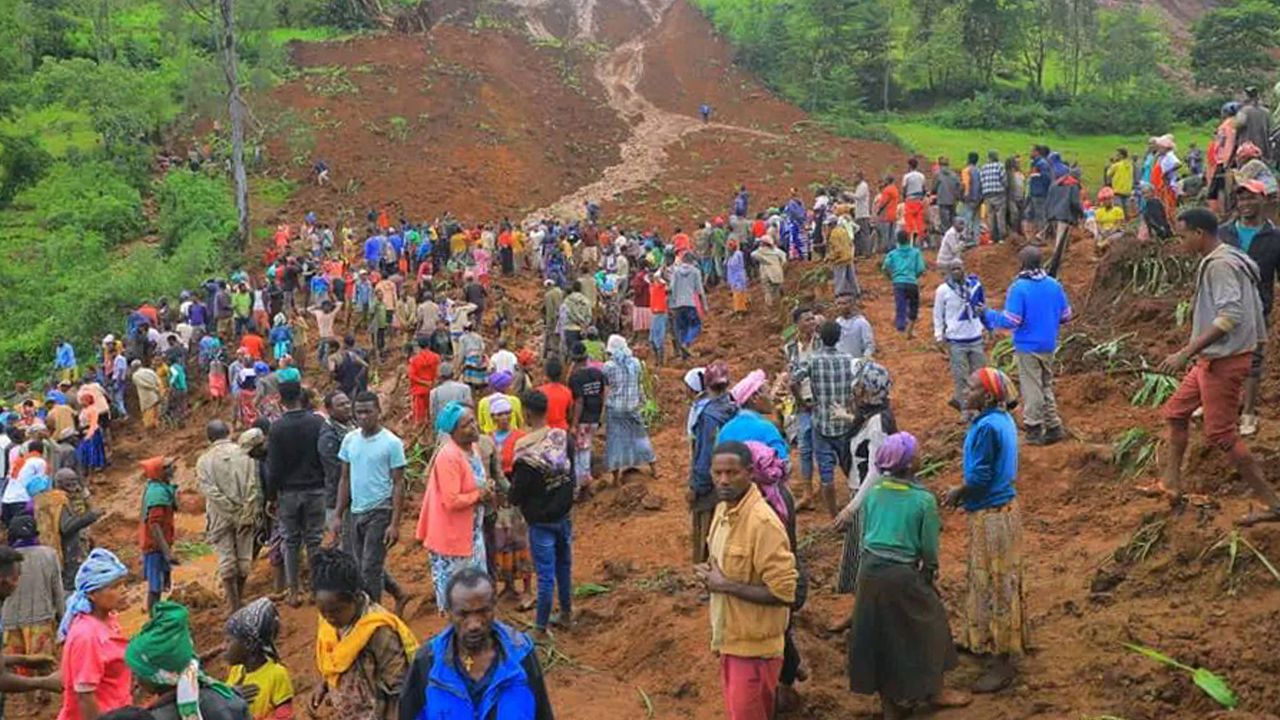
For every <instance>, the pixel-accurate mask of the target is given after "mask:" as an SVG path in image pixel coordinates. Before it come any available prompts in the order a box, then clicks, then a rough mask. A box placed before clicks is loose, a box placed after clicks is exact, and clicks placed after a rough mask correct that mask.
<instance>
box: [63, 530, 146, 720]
mask: <svg viewBox="0 0 1280 720" xmlns="http://www.w3.org/2000/svg"><path fill="white" fill-rule="evenodd" d="M128 575H129V568H127V567H125V566H124V563H122V562H120V560H119V558H117V557H116V556H115V555H113V554H112V553H111V552H110V551H109V550H104V549H102V548H95V549H94V550H93V551H92V552H90V553H89V557H88V558H86V559H85V561H84V563H82V564H81V565H80V569H79V570H77V571H76V584H75V592H74V593H72V595H71V597H69V598H67V607H66V612H65V613H64V614H63V616H62V623H61V624H60V625H59V626H58V639H59V640H60V641H61V642H62V643H63V645H62V663H61V670H62V709H61V711H59V713H58V720H94V719H95V718H97V717H98V716H99V715H100V714H102V713H106V712H110V711H111V710H115V709H116V708H122V707H126V706H128V705H129V704H131V703H132V702H133V689H132V688H133V675H132V673H130V671H129V668H128V666H127V665H126V664H125V660H124V656H125V645H127V644H128V642H129V638H127V637H125V634H124V631H123V630H121V629H120V621H119V620H118V619H117V617H116V611H117V610H119V609H121V608H123V607H124V606H125V603H124V598H123V597H122V594H121V587H120V586H121V585H122V584H124V580H125V578H126V577H128Z"/></svg>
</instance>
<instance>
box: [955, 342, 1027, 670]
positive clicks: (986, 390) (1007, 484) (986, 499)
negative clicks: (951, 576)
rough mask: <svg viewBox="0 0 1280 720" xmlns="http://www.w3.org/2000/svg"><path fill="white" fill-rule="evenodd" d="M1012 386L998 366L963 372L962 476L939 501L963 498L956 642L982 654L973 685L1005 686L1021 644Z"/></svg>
mask: <svg viewBox="0 0 1280 720" xmlns="http://www.w3.org/2000/svg"><path fill="white" fill-rule="evenodd" d="M1016 403H1017V389H1016V388H1015V387H1014V385H1013V381H1012V380H1010V379H1009V376H1008V375H1006V374H1004V372H1002V371H1000V370H998V369H996V368H993V367H984V368H981V369H980V370H978V371H976V372H974V373H973V374H972V375H970V376H969V383H968V388H967V392H966V395H965V407H966V408H968V409H969V410H971V411H973V412H976V413H977V416H976V417H974V419H973V421H972V422H971V423H970V425H969V430H968V432H967V433H966V434H965V438H964V484H963V485H961V486H960V487H957V488H952V489H951V490H950V491H948V492H947V496H946V503H945V504H946V505H948V506H949V507H957V506H960V505H963V506H964V510H965V513H966V514H967V515H968V520H969V562H968V567H969V577H968V583H967V596H966V599H965V602H964V604H963V608H964V612H963V615H964V619H963V623H962V625H961V627H960V632H959V641H958V642H959V644H960V645H962V646H963V647H966V648H968V650H969V651H970V652H971V653H973V654H974V655H980V656H987V657H988V658H989V659H988V662H987V667H986V671H985V672H984V673H983V674H982V675H981V676H980V677H979V678H978V680H977V681H976V682H975V683H974V685H973V688H972V689H973V691H974V692H975V693H993V692H998V691H999V690H1001V689H1003V688H1005V687H1008V686H1009V684H1010V683H1012V682H1013V680H1014V678H1015V677H1016V676H1017V667H1016V665H1015V662H1016V658H1017V657H1019V656H1021V655H1023V654H1025V653H1026V650H1027V647H1028V645H1029V639H1028V633H1027V630H1028V628H1027V614H1026V612H1025V601H1024V588H1023V577H1024V575H1023V570H1022V517H1021V515H1020V514H1019V510H1018V504H1017V502H1016V499H1017V491H1016V490H1015V489H1014V483H1015V481H1016V479H1017V476H1018V426H1017V424H1016V423H1015V422H1014V420H1013V417H1012V416H1011V415H1009V409H1010V408H1011V407H1012V406H1013V405H1014V404H1016Z"/></svg>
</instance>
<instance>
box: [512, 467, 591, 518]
mask: <svg viewBox="0 0 1280 720" xmlns="http://www.w3.org/2000/svg"><path fill="white" fill-rule="evenodd" d="M573 488H574V482H573V476H572V474H571V471H566V472H565V473H564V474H563V475H559V476H556V475H552V476H548V474H547V471H545V470H543V469H540V468H538V467H535V466H533V465H532V464H530V463H528V462H525V461H524V460H521V459H520V458H518V457H517V458H516V460H515V464H514V465H513V466H512V471H511V491H510V492H509V493H508V494H507V497H508V499H509V500H510V501H511V504H512V505H515V506H516V507H518V508H520V513H521V514H522V515H524V519H525V522H527V523H529V524H530V525H536V524H541V523H556V522H560V521H561V520H563V519H565V518H566V517H568V515H569V512H570V511H571V510H573Z"/></svg>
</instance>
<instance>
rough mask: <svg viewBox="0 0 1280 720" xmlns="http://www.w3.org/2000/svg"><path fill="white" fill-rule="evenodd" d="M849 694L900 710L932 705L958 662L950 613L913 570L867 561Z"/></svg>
mask: <svg viewBox="0 0 1280 720" xmlns="http://www.w3.org/2000/svg"><path fill="white" fill-rule="evenodd" d="M848 653H849V658H848V661H849V689H851V690H853V691H854V692H856V693H859V694H862V695H873V694H876V693H880V694H881V695H882V696H883V697H885V698H888V699H889V700H892V701H893V702H895V703H897V704H899V705H909V704H914V703H920V702H924V701H927V700H929V699H930V698H932V697H934V696H935V695H937V694H938V692H939V691H940V690H942V674H943V673H944V672H946V671H948V670H950V669H952V668H954V667H955V666H956V665H957V663H958V659H957V657H956V649H955V644H954V643H953V642H952V640H951V627H950V626H949V625H948V624H947V609H946V608H945V607H943V605H942V600H941V599H940V598H939V597H938V593H937V591H935V590H934V589H933V586H932V585H931V584H930V583H929V582H928V580H926V579H925V576H924V574H923V573H922V572H920V571H919V570H917V569H916V568H915V567H914V566H912V565H905V564H903V563H896V562H891V561H888V560H883V559H881V558H878V557H876V556H874V555H868V556H866V557H864V558H863V559H862V564H861V571H860V573H859V575H858V599H857V601H856V602H854V605H853V626H852V627H851V629H850V631H849V645H848Z"/></svg>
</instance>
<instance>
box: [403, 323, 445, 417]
mask: <svg viewBox="0 0 1280 720" xmlns="http://www.w3.org/2000/svg"><path fill="white" fill-rule="evenodd" d="M417 342H418V352H416V353H414V355H413V357H411V358H409V397H410V399H411V400H412V401H413V424H414V425H422V424H423V423H425V422H426V421H427V415H428V411H429V410H430V398H431V388H432V386H434V385H435V384H436V375H438V374H439V372H440V356H439V355H437V354H435V353H434V352H432V351H431V347H430V345H431V338H430V337H428V336H426V335H419V336H418V341H417Z"/></svg>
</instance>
